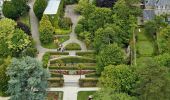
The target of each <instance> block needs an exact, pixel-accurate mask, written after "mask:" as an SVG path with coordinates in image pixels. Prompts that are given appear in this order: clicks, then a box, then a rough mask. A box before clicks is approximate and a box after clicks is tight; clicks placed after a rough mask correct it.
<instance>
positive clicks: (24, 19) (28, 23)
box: [19, 13, 31, 27]
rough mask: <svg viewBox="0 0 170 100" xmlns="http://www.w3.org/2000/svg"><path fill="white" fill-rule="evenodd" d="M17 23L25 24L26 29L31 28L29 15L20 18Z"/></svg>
mask: <svg viewBox="0 0 170 100" xmlns="http://www.w3.org/2000/svg"><path fill="white" fill-rule="evenodd" d="M19 21H21V22H22V23H24V24H26V25H27V26H28V27H31V25H30V17H29V13H26V14H25V15H23V16H21V17H20V19H19Z"/></svg>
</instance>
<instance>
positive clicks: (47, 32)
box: [39, 15, 54, 44]
mask: <svg viewBox="0 0 170 100" xmlns="http://www.w3.org/2000/svg"><path fill="white" fill-rule="evenodd" d="M39 32H40V41H41V43H43V44H48V43H51V42H52V41H53V33H54V28H53V26H52V24H51V22H50V20H49V17H48V16H47V15H43V17H42V19H41V21H40V28H39Z"/></svg>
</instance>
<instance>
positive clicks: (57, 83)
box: [48, 78, 64, 87]
mask: <svg viewBox="0 0 170 100" xmlns="http://www.w3.org/2000/svg"><path fill="white" fill-rule="evenodd" d="M63 85H64V79H63V78H61V79H60V78H49V79H48V86H49V87H61V86H63Z"/></svg>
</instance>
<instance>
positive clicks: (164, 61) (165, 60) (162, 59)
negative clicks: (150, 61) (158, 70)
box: [154, 53, 170, 68]
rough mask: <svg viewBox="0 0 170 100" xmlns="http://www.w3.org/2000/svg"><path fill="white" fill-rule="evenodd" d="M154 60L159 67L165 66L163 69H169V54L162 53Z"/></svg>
mask: <svg viewBox="0 0 170 100" xmlns="http://www.w3.org/2000/svg"><path fill="white" fill-rule="evenodd" d="M154 59H155V61H156V63H157V64H158V65H159V66H165V67H168V68H170V54H169V53H164V54H162V55H159V56H156V57H155V58H154Z"/></svg>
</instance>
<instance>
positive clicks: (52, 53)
mask: <svg viewBox="0 0 170 100" xmlns="http://www.w3.org/2000/svg"><path fill="white" fill-rule="evenodd" d="M48 53H50V55H68V54H69V52H48Z"/></svg>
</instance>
